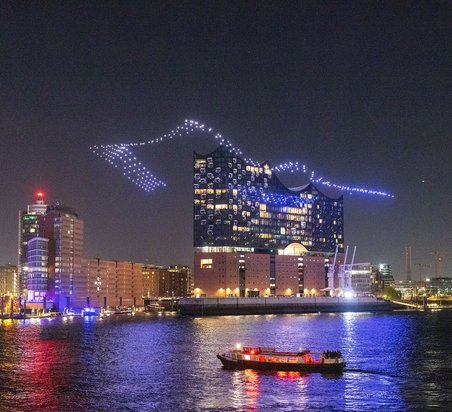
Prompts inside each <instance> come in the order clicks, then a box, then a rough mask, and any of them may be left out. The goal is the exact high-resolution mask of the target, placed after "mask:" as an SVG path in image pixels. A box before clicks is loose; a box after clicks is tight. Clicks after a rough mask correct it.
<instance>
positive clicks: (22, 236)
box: [14, 191, 47, 297]
mask: <svg viewBox="0 0 452 412" xmlns="http://www.w3.org/2000/svg"><path fill="white" fill-rule="evenodd" d="M46 210H47V205H46V204H45V201H44V192H42V191H38V192H36V200H35V203H33V204H31V205H28V206H27V210H21V211H19V233H18V263H17V270H18V276H17V282H16V284H15V285H14V293H15V294H18V295H21V296H24V297H25V296H27V293H26V292H27V278H28V263H27V247H28V241H29V240H30V239H31V238H34V237H36V236H39V216H42V215H44V214H45V212H46Z"/></svg>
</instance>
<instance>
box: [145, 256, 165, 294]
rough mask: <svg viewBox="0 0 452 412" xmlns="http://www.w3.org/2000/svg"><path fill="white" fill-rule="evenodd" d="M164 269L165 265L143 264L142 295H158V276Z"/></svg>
mask: <svg viewBox="0 0 452 412" xmlns="http://www.w3.org/2000/svg"><path fill="white" fill-rule="evenodd" d="M165 271H166V267H165V266H156V265H149V264H145V265H143V271H142V273H143V297H145V298H158V297H160V278H161V277H162V276H163V273H164V272H165Z"/></svg>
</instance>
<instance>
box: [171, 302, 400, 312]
mask: <svg viewBox="0 0 452 412" xmlns="http://www.w3.org/2000/svg"><path fill="white" fill-rule="evenodd" d="M393 308H394V307H393V305H392V303H391V302H388V301H385V300H381V299H376V298H373V297H362V298H343V297H340V298H339V297H266V298H265V297H263V298H260V297H256V298H235V297H230V298H183V299H180V301H179V310H180V313H181V314H182V315H192V316H211V315H260V314H281V313H285V314H289V313H316V312H382V311H391V310H393Z"/></svg>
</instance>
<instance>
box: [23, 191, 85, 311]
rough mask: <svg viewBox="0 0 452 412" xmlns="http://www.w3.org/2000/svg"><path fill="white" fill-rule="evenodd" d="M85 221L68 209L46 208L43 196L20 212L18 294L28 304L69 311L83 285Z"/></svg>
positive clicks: (40, 195) (39, 195) (39, 196)
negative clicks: (48, 303) (45, 303)
mask: <svg viewBox="0 0 452 412" xmlns="http://www.w3.org/2000/svg"><path fill="white" fill-rule="evenodd" d="M83 236H84V228H83V221H82V220H81V219H79V217H78V215H77V213H76V212H75V211H74V210H73V209H71V208H69V207H66V206H61V205H54V206H47V205H46V204H45V202H44V194H43V192H38V193H37V194H36V203H35V204H33V205H29V206H28V207H27V210H26V211H21V212H19V259H18V260H19V265H18V271H19V282H18V283H19V288H18V289H19V292H20V294H21V295H22V296H24V297H26V298H27V300H28V301H29V302H36V303H39V302H46V301H47V302H51V303H53V305H54V306H55V307H56V308H57V309H58V310H64V309H69V308H71V307H72V303H73V302H72V301H73V298H74V295H75V291H76V289H77V285H78V283H79V282H82V281H83V279H82V278H83V274H82V271H81V268H82V255H83Z"/></svg>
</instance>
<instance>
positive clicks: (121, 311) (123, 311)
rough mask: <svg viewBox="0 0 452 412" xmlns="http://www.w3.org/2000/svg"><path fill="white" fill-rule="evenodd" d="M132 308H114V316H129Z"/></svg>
mask: <svg viewBox="0 0 452 412" xmlns="http://www.w3.org/2000/svg"><path fill="white" fill-rule="evenodd" d="M132 312H133V311H132V308H116V309H115V311H114V314H115V315H129V314H131V313H132Z"/></svg>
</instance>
